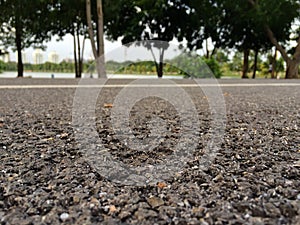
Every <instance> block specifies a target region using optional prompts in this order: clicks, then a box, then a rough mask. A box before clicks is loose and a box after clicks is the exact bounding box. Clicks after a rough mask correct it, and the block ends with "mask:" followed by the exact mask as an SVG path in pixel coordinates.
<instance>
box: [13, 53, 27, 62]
mask: <svg viewBox="0 0 300 225" xmlns="http://www.w3.org/2000/svg"><path fill="white" fill-rule="evenodd" d="M22 61H23V63H29V61H28V58H27V54H26V52H24V51H22ZM16 62H18V53H17V52H16Z"/></svg>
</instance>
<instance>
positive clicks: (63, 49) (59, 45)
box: [10, 35, 122, 63]
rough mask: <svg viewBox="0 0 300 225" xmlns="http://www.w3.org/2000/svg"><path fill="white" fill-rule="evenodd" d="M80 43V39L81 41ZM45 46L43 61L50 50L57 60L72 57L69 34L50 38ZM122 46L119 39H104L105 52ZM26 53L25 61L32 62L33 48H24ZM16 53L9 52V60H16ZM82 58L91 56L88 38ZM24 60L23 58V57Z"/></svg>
mask: <svg viewBox="0 0 300 225" xmlns="http://www.w3.org/2000/svg"><path fill="white" fill-rule="evenodd" d="M80 44H81V45H82V39H81V43H80ZM45 45H46V46H47V49H46V50H45V51H44V52H43V55H44V61H47V59H48V54H49V53H50V52H56V53H57V54H58V55H59V61H62V60H63V59H66V58H70V59H73V58H74V53H73V51H74V45H73V37H72V36H71V35H66V36H65V37H64V38H63V40H62V41H57V40H56V38H55V37H54V38H52V40H51V41H50V42H48V43H46V44H45ZM121 46H122V43H121V42H120V41H115V42H110V41H108V40H105V52H110V51H112V50H114V49H116V48H119V47H121ZM24 52H25V55H26V61H29V62H31V63H32V62H33V60H32V54H33V52H34V49H33V48H28V49H25V50H24ZM16 58H17V55H16V53H15V52H10V60H11V61H16ZM84 58H85V59H89V58H93V53H92V48H91V44H90V40H86V42H85V49H84ZM23 60H24V59H23Z"/></svg>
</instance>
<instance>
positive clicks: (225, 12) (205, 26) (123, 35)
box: [0, 0, 300, 78]
mask: <svg viewBox="0 0 300 225" xmlns="http://www.w3.org/2000/svg"><path fill="white" fill-rule="evenodd" d="M88 5H89V6H90V9H91V11H90V19H88V18H89V11H87V9H89V7H87V6H88ZM100 6H101V7H100ZM0 7H1V18H0V24H1V28H0V45H1V46H2V47H1V46H0V49H1V53H2V54H3V53H4V49H7V48H13V49H14V50H16V51H17V52H18V76H22V73H23V63H22V54H21V51H22V50H23V49H25V48H28V47H37V46H43V44H44V43H45V41H49V40H50V39H51V37H53V36H54V35H57V36H58V37H59V38H62V37H64V36H65V35H66V34H71V35H73V37H74V58H75V61H78V63H75V67H76V71H77V72H76V74H77V75H78V76H80V74H81V71H82V61H83V54H82V52H83V51H84V43H85V42H84V40H85V38H89V37H90V39H91V40H92V39H93V40H92V41H94V42H95V43H94V45H95V47H97V46H98V47H97V51H96V53H97V54H96V55H95V57H96V58H98V57H99V56H100V55H104V52H103V49H104V46H103V36H104V35H106V37H107V38H109V39H110V40H119V39H121V40H122V43H123V44H128V43H132V42H137V41H139V43H140V44H144V45H145V46H146V47H147V48H148V49H149V50H152V48H159V56H156V57H155V56H154V58H155V60H154V61H155V65H156V69H157V72H158V76H159V77H161V76H163V74H162V73H163V68H162V67H163V65H164V51H165V49H166V48H168V45H167V44H166V43H168V42H170V41H172V40H177V41H178V42H179V43H181V44H183V45H185V46H186V47H187V48H188V49H189V50H190V51H197V50H199V49H202V48H203V44H204V43H208V40H210V41H211V44H212V45H213V50H211V51H209V50H208V47H206V48H207V51H206V55H205V57H206V58H212V57H216V54H217V52H218V49H226V50H231V51H232V50H236V51H239V52H242V53H243V56H244V63H243V64H244V66H243V77H246V76H247V72H248V71H249V63H248V60H249V57H250V52H251V51H253V52H254V58H255V60H254V61H255V62H256V63H257V57H258V54H262V53H265V52H270V51H271V49H272V48H273V47H275V48H276V49H277V50H278V51H279V52H280V53H281V55H282V58H283V60H284V61H285V63H286V78H297V77H298V68H299V64H300V23H299V21H300V2H299V0H276V1H273V0H259V1H258V0H247V1H239V0H232V1H228V0H201V1H199V0H181V1H179V0H110V1H109V0H103V1H102V0H51V1H44V0H36V1H29V0H23V1H21V0H9V1H8V0H0ZM100 8H101V11H102V10H103V11H102V13H100V10H99V9H100ZM99 13H100V14H99ZM99 15H101V17H102V18H100V17H99ZM91 35H92V36H91ZM80 37H84V38H82V39H80ZM93 37H94V38H93ZM154 40H155V41H156V42H154ZM92 43H93V42H92ZM162 43H164V44H162ZM92 45H93V44H92ZM207 45H208V44H207ZM152 52H153V51H152ZM255 70H256V66H254V71H255ZM253 77H255V72H254V74H253Z"/></svg>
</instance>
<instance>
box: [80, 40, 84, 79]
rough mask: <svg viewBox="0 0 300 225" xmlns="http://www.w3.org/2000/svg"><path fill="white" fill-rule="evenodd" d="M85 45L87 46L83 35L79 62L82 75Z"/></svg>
mask: <svg viewBox="0 0 300 225" xmlns="http://www.w3.org/2000/svg"><path fill="white" fill-rule="evenodd" d="M84 46H85V37H83V40H82V49H81V57H80V62H79V70H80V74H81V75H82V72H83V54H84Z"/></svg>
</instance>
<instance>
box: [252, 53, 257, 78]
mask: <svg viewBox="0 0 300 225" xmlns="http://www.w3.org/2000/svg"><path fill="white" fill-rule="evenodd" d="M257 58H258V50H257V49H256V50H255V54H254V66H253V74H252V79H255V77H256V70H257Z"/></svg>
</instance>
